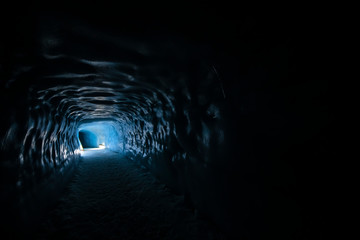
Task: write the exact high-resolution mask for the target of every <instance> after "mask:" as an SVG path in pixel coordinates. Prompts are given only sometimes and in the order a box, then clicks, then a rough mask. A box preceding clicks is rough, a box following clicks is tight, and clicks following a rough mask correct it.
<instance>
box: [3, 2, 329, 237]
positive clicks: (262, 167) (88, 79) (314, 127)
mask: <svg viewBox="0 0 360 240" xmlns="http://www.w3.org/2000/svg"><path fill="white" fill-rule="evenodd" d="M104 5H105V4H104ZM26 6H27V8H24V9H23V10H19V11H17V13H16V14H17V15H16V17H14V18H13V19H10V20H8V21H7V20H6V19H3V16H2V19H1V22H2V24H3V23H4V25H6V26H4V27H3V28H2V30H1V31H2V33H3V34H2V37H1V38H2V39H1V40H0V44H1V45H0V47H1V48H0V50H1V51H0V54H1V55H0V102H1V104H0V113H1V127H0V176H1V182H0V193H1V199H0V201H1V202H0V208H1V209H0V219H1V237H0V238H1V239H4V240H5V239H27V240H28V239H147V240H148V239H186V240H188V239H321V238H322V236H323V232H324V229H325V226H324V222H323V219H324V218H325V216H326V209H327V206H326V202H327V201H326V197H325V196H326V193H327V191H328V187H327V186H328V184H327V180H326V179H327V177H326V174H327V173H326V171H325V170H324V169H325V168H326V164H325V159H326V158H327V154H328V150H327V148H326V147H327V144H328V143H327V142H328V137H327V136H328V130H327V128H328V126H329V122H330V120H329V113H328V103H327V100H326V97H327V95H326V94H327V80H324V79H321V78H320V79H319V78H317V79H315V80H314V78H313V76H311V75H306V74H303V73H304V72H303V70H304V69H307V68H308V66H307V64H310V61H311V60H312V59H311V55H307V57H306V58H308V59H309V61H305V60H304V56H303V55H306V54H307V53H309V51H310V50H309V49H306V47H305V46H308V45H309V43H308V42H306V41H307V40H308V38H307V37H306V35H304V28H303V27H301V26H302V25H301V24H303V23H304V22H303V21H298V22H296V23H294V22H292V23H291V24H290V21H289V20H286V19H284V18H282V17H280V15H271V14H268V15H266V16H264V15H260V14H258V15H254V16H253V15H249V14H245V12H246V11H243V12H242V13H240V12H239V11H240V10H237V9H235V8H230V7H227V8H225V7H220V6H218V5H211V4H210V3H208V4H205V5H202V6H201V7H198V8H196V7H193V8H188V7H181V6H180V5H179V6H176V7H174V6H170V5H169V6H165V7H164V8H155V7H153V8H151V9H152V10H151V11H150V10H148V9H147V8H146V7H141V8H140V7H139V8H137V7H136V6H134V8H131V9H132V10H129V9H127V10H126V9H124V8H122V9H119V8H117V9H116V8H111V7H109V6H106V7H105V6H101V7H100V6H99V5H91V4H90V3H89V4H88V6H83V7H84V9H85V10H84V9H83V8H75V7H72V6H70V5H69V6H67V7H66V8H65V7H61V6H60V5H59V6H58V8H57V9H52V10H49V11H48V10H41V9H40V8H39V6H38V5H31V4H30V3H28V4H27V5H26ZM99 12H100V13H101V14H100V13H99ZM297 54H300V55H301V54H302V56H303V58H300V57H295V56H297Z"/></svg>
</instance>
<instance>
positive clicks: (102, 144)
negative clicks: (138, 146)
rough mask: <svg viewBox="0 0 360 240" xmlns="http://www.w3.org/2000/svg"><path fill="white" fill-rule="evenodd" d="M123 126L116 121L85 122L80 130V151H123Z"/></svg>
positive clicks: (80, 126)
mask: <svg viewBox="0 0 360 240" xmlns="http://www.w3.org/2000/svg"><path fill="white" fill-rule="evenodd" d="M120 131H121V125H120V124H119V123H117V122H115V121H107V120H103V121H101V120H91V121H86V120H84V121H83V123H81V124H80V125H79V128H78V139H79V148H80V150H90V149H92V150H96V149H98V150H99V149H104V148H106V149H110V150H113V151H117V152H119V151H123V141H122V137H121V135H122V134H121V133H120Z"/></svg>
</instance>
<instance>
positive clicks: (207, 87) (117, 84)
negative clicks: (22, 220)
mask: <svg viewBox="0 0 360 240" xmlns="http://www.w3.org/2000/svg"><path fill="white" fill-rule="evenodd" d="M42 27H43V29H42V32H41V34H40V35H39V36H38V44H39V46H40V47H39V48H38V50H37V51H38V52H37V53H36V54H37V59H36V61H34V62H32V63H31V64H30V65H28V64H27V63H26V62H25V63H24V62H21V61H20V62H21V63H19V64H18V65H17V69H16V71H14V74H13V76H12V77H11V79H10V80H9V81H8V83H7V85H6V87H7V88H9V89H11V88H15V89H16V88H17V86H25V87H24V89H23V95H21V96H20V95H16V96H15V97H17V98H18V100H19V101H20V99H21V98H23V99H26V102H23V103H21V104H23V105H22V106H20V107H19V108H20V109H23V112H22V113H20V114H19V112H20V111H22V110H17V111H18V112H11V111H12V108H10V110H9V111H10V112H9V114H10V115H12V116H13V118H15V119H16V121H13V122H12V121H11V122H8V126H7V128H4V129H7V130H6V132H5V133H4V134H2V138H1V147H2V149H3V150H4V156H8V158H4V159H2V165H3V166H5V170H4V174H7V175H6V176H7V177H6V181H7V184H4V185H5V186H6V187H7V188H8V191H9V192H12V193H14V194H9V196H10V197H9V199H5V200H4V201H5V202H6V201H9V202H13V201H15V202H17V203H16V204H17V205H16V208H18V206H22V205H23V202H27V200H26V199H27V198H30V199H32V197H31V196H32V194H36V192H37V189H38V188H39V187H38V186H39V185H42V184H45V185H46V182H47V181H49V179H50V178H52V177H53V176H58V175H59V174H60V176H61V174H64V173H65V172H67V171H68V170H67V169H72V168H73V167H74V166H76V164H77V159H78V156H79V147H80V146H79V141H78V139H77V132H78V131H79V127H80V126H81V125H82V124H86V123H91V122H95V121H106V122H111V124H112V126H113V129H114V131H116V135H117V136H121V141H120V140H119V142H121V144H120V143H119V146H112V147H111V149H112V150H114V151H117V152H122V153H123V152H125V153H126V154H127V155H128V156H129V157H130V158H131V159H133V160H135V161H139V162H140V163H141V164H142V165H144V166H145V167H147V168H148V169H150V170H151V171H152V172H153V173H154V174H155V175H156V176H157V177H159V178H160V179H162V180H163V181H164V182H165V183H166V184H168V185H169V186H171V187H172V188H173V189H174V190H175V192H178V193H182V194H183V193H185V192H191V191H192V190H191V189H189V186H187V185H188V183H186V180H185V179H186V175H187V174H188V173H186V171H185V168H184V167H185V165H186V164H185V162H187V161H189V159H190V158H191V159H192V161H193V163H192V164H196V165H198V168H199V169H198V170H196V171H199V170H200V171H202V170H201V169H204V170H205V168H206V166H207V164H209V163H211V161H213V160H214V159H216V158H217V154H218V152H219V151H221V150H222V148H221V146H222V144H223V141H224V132H223V130H222V127H221V124H222V123H221V121H222V116H221V111H220V109H219V106H218V103H219V102H220V101H222V100H224V97H225V95H224V92H223V89H222V85H221V82H220V80H219V78H218V76H217V72H216V69H215V68H214V66H213V65H212V64H211V63H210V62H208V61H207V60H206V59H205V58H204V56H203V55H202V54H203V53H204V51H203V49H202V47H200V46H193V45H190V44H188V43H186V42H185V41H183V40H181V39H177V38H173V39H169V38H165V37H161V36H160V37H149V39H138V38H136V37H122V38H120V37H111V36H107V35H106V34H100V33H98V32H96V31H92V30H91V29H88V28H87V27H84V26H81V25H79V26H77V25H74V26H72V27H69V26H68V25H66V24H64V25H63V26H62V25H61V24H60V27H59V26H57V31H53V30H52V27H53V26H52V25H47V24H46V23H45V24H44V26H42ZM19 92H20V93H21V91H19ZM14 109H15V108H14ZM19 122H21V123H22V124H21V125H19ZM120 145H121V146H120ZM195 146H197V147H195ZM215 147H216V148H215ZM12 158H16V159H17V160H16V161H13V159H12ZM7 168H8V169H12V170H11V171H8V170H6V169H7ZM57 178H59V177H57ZM4 179H5V177H4ZM50 188H51V187H50ZM190 188H191V187H190ZM39 189H40V188H39ZM196 189H197V187H195V190H196ZM39 191H40V190H39ZM29 194H30V195H29ZM19 196H20V197H19ZM20 208H21V207H20ZM20 208H18V209H20ZM29 214H30V213H29Z"/></svg>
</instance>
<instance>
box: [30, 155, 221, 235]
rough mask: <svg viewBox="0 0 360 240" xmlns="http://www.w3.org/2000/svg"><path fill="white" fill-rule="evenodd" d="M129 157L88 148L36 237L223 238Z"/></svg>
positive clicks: (181, 199)
mask: <svg viewBox="0 0 360 240" xmlns="http://www.w3.org/2000/svg"><path fill="white" fill-rule="evenodd" d="M215 229H216V228H215V227H214V226H212V225H211V224H210V223H209V222H207V221H206V220H204V219H202V218H199V217H196V216H195V215H194V212H193V211H192V210H190V209H189V208H187V207H186V206H185V205H184V204H183V197H181V196H176V195H174V194H172V193H171V192H170V191H169V190H168V189H167V188H166V187H165V186H164V185H163V184H160V183H159V182H158V181H156V180H155V178H154V177H153V176H152V175H151V174H150V173H148V172H147V171H145V170H144V169H141V168H140V167H138V166H137V165H135V164H134V163H133V162H132V161H131V160H129V159H127V158H126V157H124V156H123V157H121V156H119V153H115V152H112V151H109V150H106V149H101V150H90V151H84V152H83V154H82V160H81V163H80V166H79V170H78V172H77V174H76V176H75V178H74V180H73V181H72V182H71V184H70V186H69V190H68V191H67V193H66V194H65V196H64V197H63V198H62V199H61V200H60V203H59V204H58V205H57V206H56V208H55V209H54V210H52V211H51V213H50V215H49V216H48V217H47V218H46V220H45V221H44V222H43V224H42V225H41V227H40V228H39V229H38V231H37V233H36V235H35V236H36V237H35V238H36V239H225V237H224V236H223V235H222V234H221V233H220V232H218V231H217V230H215Z"/></svg>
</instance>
